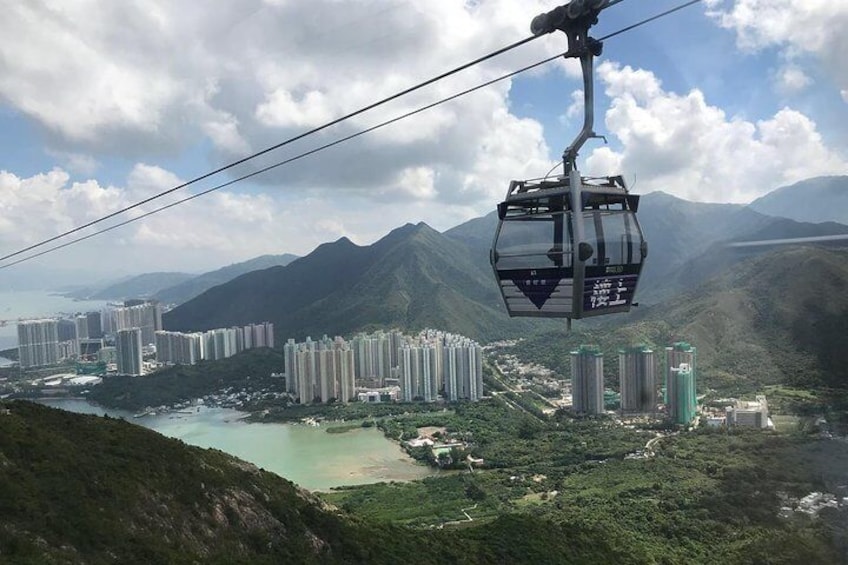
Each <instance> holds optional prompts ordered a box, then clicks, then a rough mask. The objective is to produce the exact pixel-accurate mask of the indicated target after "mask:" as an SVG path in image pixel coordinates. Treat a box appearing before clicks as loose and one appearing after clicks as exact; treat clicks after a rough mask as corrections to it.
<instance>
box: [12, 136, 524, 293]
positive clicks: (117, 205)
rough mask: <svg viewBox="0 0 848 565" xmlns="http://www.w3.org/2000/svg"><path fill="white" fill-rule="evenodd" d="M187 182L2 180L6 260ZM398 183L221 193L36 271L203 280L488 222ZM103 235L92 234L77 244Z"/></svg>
mask: <svg viewBox="0 0 848 565" xmlns="http://www.w3.org/2000/svg"><path fill="white" fill-rule="evenodd" d="M519 129H520V127H519ZM488 173H490V171H488V170H482V171H479V172H477V173H476V174H475V175H471V177H470V179H471V180H470V181H469V182H470V186H471V187H472V188H473V189H474V190H480V188H479V186H478V184H477V183H479V182H482V181H483V180H484V179H486V178H488V177H487V176H486V175H487V174H488ZM180 182H181V179H180V178H179V177H177V176H176V175H174V174H173V173H172V172H170V171H167V170H165V169H162V168H161V167H156V166H152V165H145V164H136V165H135V166H134V167H133V168H132V170H131V172H130V174H129V175H128V177H127V180H126V182H125V183H124V186H120V187H116V186H104V185H101V184H100V183H98V182H97V181H96V180H87V181H84V182H73V181H72V180H71V177H70V175H69V174H68V173H67V172H66V171H64V170H61V169H54V170H52V171H49V172H47V173H42V174H37V175H33V176H30V177H19V176H17V175H15V174H14V173H11V172H8V171H3V170H0V255H5V254H7V253H11V252H14V251H17V250H19V249H21V248H23V247H25V246H28V245H31V244H33V243H37V242H39V241H41V240H43V239H46V238H49V237H52V236H54V235H57V234H59V233H61V232H64V231H67V230H70V229H72V228H74V227H76V226H79V225H82V224H85V223H87V222H90V221H91V220H93V219H97V218H100V217H102V216H104V215H106V214H109V213H112V212H115V211H117V210H119V209H121V208H123V207H125V206H127V205H128V204H130V203H133V202H136V201H137V200H139V199H141V198H143V197H144V196H146V195H149V194H151V193H155V192H158V191H160V190H162V189H163V188H170V187H171V186H174V185H176V184H179V183H180ZM397 182H398V186H401V187H403V191H401V192H400V193H397V194H394V195H391V196H392V197H391V198H389V197H388V195H387V197H385V198H383V199H380V200H377V201H375V200H374V199H373V198H371V197H370V196H368V197H366V196H363V195H361V194H358V193H342V192H339V193H335V194H329V193H328V194H326V195H320V196H317V197H310V196H305V197H304V196H302V195H300V194H298V195H293V196H287V195H285V194H282V193H268V194H244V193H236V192H228V191H217V192H214V193H212V194H209V195H208V196H205V197H203V198H198V199H195V200H192V201H190V202H187V203H186V204H184V205H181V206H176V207H173V208H170V209H168V210H165V211H163V212H161V213H157V214H154V215H151V216H148V217H145V218H142V219H139V220H137V221H136V222H133V223H131V224H129V225H127V226H124V227H121V228H119V229H116V230H113V231H109V232H106V233H104V234H102V235H98V236H97V237H93V238H91V239H88V240H86V241H83V242H80V243H78V244H76V245H71V246H69V247H67V248H65V249H62V250H61V251H60V252H56V253H50V254H47V255H45V256H44V257H43V258H39V259H36V260H35V261H33V262H32V263H27V265H30V264H33V265H36V266H38V265H41V266H49V267H50V268H54V269H63V268H64V269H71V268H74V269H81V268H85V269H86V270H87V271H90V272H91V273H92V274H100V275H101V276H112V275H113V274H114V273H118V272H120V273H137V272H145V271H154V270H174V271H189V272H198V271H203V270H208V269H214V268H218V267H221V266H224V265H227V264H230V263H233V262H236V261H242V260H246V259H249V258H252V257H256V256H259V255H263V254H268V253H273V254H278V253H295V254H300V255H305V254H307V253H309V252H311V251H312V250H313V249H314V248H315V247H316V246H318V245H320V244H322V243H324V242H327V241H333V240H336V239H338V238H339V237H341V236H347V237H349V238H350V239H352V240H353V241H355V242H356V243H359V244H361V245H367V244H370V243H373V242H374V241H376V240H377V239H378V238H380V237H382V236H384V235H385V234H386V233H388V232H389V231H390V230H392V229H394V228H396V227H397V226H399V225H402V224H404V223H407V222H413V223H417V222H419V221H422V220H424V221H427V222H428V223H429V224H430V225H432V226H433V227H435V228H436V229H440V230H444V229H447V228H449V227H452V226H454V225H456V224H458V223H460V222H462V221H465V220H468V219H470V218H472V217H476V216H478V215H479V213H480V210H478V209H476V208H475V207H474V206H466V205H464V204H461V203H460V204H455V205H445V204H444V203H442V202H439V201H437V200H435V199H434V196H435V194H436V192H435V190H436V189H435V186H436V184H437V183H438V179H437V178H436V174H435V172H434V171H433V170H432V169H427V168H417V169H408V170H406V171H404V172H403V173H401V174H400V177H399V179H398V181H397ZM487 188H491V186H488V185H487ZM502 189H505V187H501V186H499V185H498V186H497V190H496V192H497V193H498V196H502V194H501V192H502ZM189 194H190V193H189V192H187V191H180V192H178V193H177V194H175V195H171V196H168V197H166V198H163V199H161V200H157V201H156V202H154V203H151V204H146V205H144V206H142V207H140V208H138V209H135V210H133V211H131V212H129V213H127V214H126V215H121V216H119V217H117V218H115V219H114V220H108V221H106V222H104V223H102V224H99V225H98V226H97V228H96V229H103V228H105V227H107V226H110V225H113V224H115V223H117V222H119V221H123V220H124V219H126V218H129V217H136V218H137V217H138V216H140V215H141V214H143V213H145V212H148V211H151V210H153V209H154V208H158V207H160V206H162V205H163V204H166V203H168V202H173V201H174V200H176V199H178V198H184V197H186V196H187V195H189ZM492 202H494V200H492ZM493 206H494V204H492V207H493ZM36 219H37V221H35V220H36ZM94 231H95V228H87V229H86V230H83V231H82V232H79V233H77V234H75V235H74V236H72V238H76V237H79V236H84V235H87V234H91V233H93V232H94ZM69 239H71V238H69ZM63 241H66V240H61V241H59V242H56V243H61V242H63ZM52 245H54V244H49V245H47V246H46V247H44V248H42V249H47V248H49V247H52ZM23 256H26V254H25V255H23ZM64 282H67V281H64Z"/></svg>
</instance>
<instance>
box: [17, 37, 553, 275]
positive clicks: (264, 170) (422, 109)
mask: <svg viewBox="0 0 848 565" xmlns="http://www.w3.org/2000/svg"><path fill="white" fill-rule="evenodd" d="M564 54H565V52H563V53H560V54H558V55H554V56H553V57H548V58H547V59H544V60H542V61H539V62H537V63H533V64H532V65H527V66H526V67H522V68H521V69H518V70H517V71H513V72H511V73H508V74H505V75H502V76H500V77H498V78H495V79H492V80H489V81H486V82H484V83H482V84H478V85H477V86H474V87H472V88H469V89H466V90H463V91H462V92H458V93H456V94H454V95H452V96H449V97H448V98H443V99H441V100H438V101H436V102H433V103H431V104H427V105H426V106H421V107H420V108H418V109H416V110H412V111H410V112H407V113H405V114H402V115H400V116H396V117H394V118H392V119H390V120H386V121H384V122H381V123H379V124H377V125H375V126H371V127H369V128H367V129H364V130H360V131H358V132H356V133H353V134H350V135H348V136H345V137H342V138H340V139H337V140H335V141H332V142H330V143H326V144H324V145H321V146H319V147H316V148H314V149H310V150H309V151H306V152H304V153H300V154H298V155H295V156H294V157H291V158H289V159H286V160H284V161H280V162H278V163H274V164H273V165H269V166H267V167H263V168H261V169H258V170H256V171H253V172H251V173H248V174H246V175H242V176H240V177H238V178H235V179H232V180H229V181H227V182H224V183H221V184H218V185H216V186H213V187H211V188H208V189H206V190H203V191H201V192H198V193H197V194H192V195H191V196H188V197H186V198H183V199H180V200H177V201H176V202H171V203H170V204H166V205H165V206H160V207H159V208H156V209H154V210H150V211H149V212H145V213H144V214H141V215H139V216H136V217H134V218H129V219H128V220H124V221H122V222H119V223H117V224H114V225H112V226H109V227H107V228H104V229H102V230H98V231H96V232H94V233H90V234H88V235H85V236H82V237H78V238H76V239H72V240H70V241H66V242H65V243H62V244H60V245H56V246H54V247H51V248H49V249H45V250H43V251H39V252H38V253H34V254H32V255H28V256H26V257H23V258H21V259H17V260H15V261H12V262H11V263H6V264H5V265H0V270H2V269H5V268H7V267H11V266H13V265H17V264H19V263H23V262H24V261H29V260H30V259H35V258H36V257H41V256H42V255H46V254H48V253H51V252H53V251H58V250H59V249H63V248H65V247H68V246H70V245H74V244H75V243H79V242H81V241H85V240H87V239H91V238H92V237H94V236H97V235H100V234H103V233H106V232H109V231H112V230H114V229H117V228H120V227H123V226H125V225H127V224H131V223H133V222H136V221H138V220H142V219H144V218H146V217H148V216H152V215H153V214H157V213H159V212H162V211H164V210H167V209H169V208H173V207H175V206H178V205H180V204H183V203H185V202H188V201H190V200H194V199H195V198H199V197H201V196H204V195H206V194H209V193H211V192H215V191H216V190H220V189H222V188H226V187H228V186H231V185H233V184H236V183H238V182H241V181H244V180H247V179H249V178H251V177H255V176H257V175H261V174H263V173H267V172H268V171H270V170H273V169H276V168H278V167H282V166H283V165H288V164H289V163H293V162H294V161H298V160H300V159H303V158H304V157H308V156H309V155H314V154H315V153H318V152H320V151H324V150H325V149H329V148H330V147H334V146H336V145H340V144H342V143H344V142H346V141H350V140H351V139H355V138H357V137H360V136H363V135H365V134H366V133H370V132H372V131H374V130H378V129H380V128H383V127H385V126H388V125H390V124H393V123H395V122H399V121H401V120H405V119H406V118H409V117H412V116H414V115H416V114H420V113H421V112H425V111H427V110H429V109H431V108H435V107H436V106H439V105H441V104H445V103H446V102H450V101H452V100H456V99H457V98H460V97H462V96H465V95H466V94H471V93H472V92H474V91H477V90H480V89H482V88H486V87H487V86H491V85H493V84H495V83H497V82H500V81H502V80H506V79H508V78H511V77H514V76H516V75H518V74H521V73H523V72H525V71H529V70H531V69H535V68H536V67H540V66H542V65H544V64H546V63H550V62H551V61H554V60H556V59H559V58H560V57H562V56H563V55H564Z"/></svg>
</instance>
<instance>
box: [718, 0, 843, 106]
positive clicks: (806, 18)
mask: <svg viewBox="0 0 848 565" xmlns="http://www.w3.org/2000/svg"><path fill="white" fill-rule="evenodd" d="M707 4H708V6H709V10H708V13H709V14H710V16H712V17H713V18H714V19H715V21H717V22H718V23H719V25H721V26H722V27H723V28H726V29H730V30H733V31H735V32H736V35H737V41H738V44H739V46H740V47H741V48H743V49H747V50H751V51H757V50H761V49H765V48H770V47H777V48H779V49H781V50H782V52H783V55H784V56H785V57H786V58H787V59H788V60H789V61H791V62H794V61H798V60H802V59H803V58H804V57H810V56H811V57H814V58H816V59H817V60H819V61H820V62H821V63H822V64H823V65H824V67H825V69H826V70H827V71H828V73H829V74H830V75H831V76H832V78H833V81H834V82H835V83H836V85H837V86H838V87H839V88H840V89H845V88H847V87H848V66H846V65H845V61H846V59H848V35H846V34H845V30H846V29H848V3H846V2H840V1H833V0H804V1H798V0H707ZM789 68H790V69H791V68H792V67H791V66H790V67H789ZM795 78H798V77H797V75H796V77H795ZM795 82H797V81H795Z"/></svg>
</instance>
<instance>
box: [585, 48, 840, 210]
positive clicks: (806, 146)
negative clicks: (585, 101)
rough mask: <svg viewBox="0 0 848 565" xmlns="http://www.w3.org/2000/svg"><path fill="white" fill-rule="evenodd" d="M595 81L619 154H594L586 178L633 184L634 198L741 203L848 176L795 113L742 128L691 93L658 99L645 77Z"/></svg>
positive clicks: (609, 75) (632, 74) (607, 75)
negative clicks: (660, 195) (814, 179)
mask: <svg viewBox="0 0 848 565" xmlns="http://www.w3.org/2000/svg"><path fill="white" fill-rule="evenodd" d="M598 74H599V76H600V79H601V81H602V82H603V83H604V86H605V92H606V95H607V96H608V97H609V98H610V100H611V103H610V107H609V110H608V111H607V113H606V116H605V121H606V127H607V129H608V130H609V131H610V132H612V133H613V134H614V135H615V136H616V137H617V138H618V139H619V141H620V142H621V145H622V150H621V151H613V150H611V149H609V148H606V147H604V148H600V149H596V150H595V151H594V152H593V153H592V154H591V155H590V156H589V158H588V159H587V169H588V170H589V172H590V174H611V173H624V174H625V175H626V176H628V178H633V177H634V176H635V178H636V179H637V180H638V183H639V190H640V191H641V192H648V191H651V190H663V191H666V192H670V193H672V194H675V195H677V196H680V197H683V198H686V199H689V200H697V201H718V202H748V201H750V200H752V199H754V198H756V197H758V196H760V195H762V194H764V193H766V192H768V191H769V190H772V189H774V188H776V187H778V186H780V185H784V184H789V183H792V182H795V181H798V180H801V179H804V178H808V177H811V176H816V175H824V174H844V173H845V172H846V171H848V163H846V160H845V158H844V157H843V156H840V155H838V154H837V153H835V152H834V151H832V150H831V149H829V148H828V147H827V146H826V145H825V144H824V142H823V141H822V138H821V136H820V134H819V133H818V131H817V129H816V124H815V123H814V122H813V121H812V120H810V118H808V117H807V116H805V115H804V114H802V113H801V112H798V111H797V110H793V109H791V108H783V109H781V110H779V111H778V112H776V113H775V114H774V116H772V117H771V118H769V119H766V120H760V121H757V122H750V121H747V120H745V119H742V118H740V117H736V116H728V115H726V114H725V112H724V111H723V110H721V109H720V108H718V107H716V106H712V105H710V104H709V103H708V102H707V101H706V100H705V98H704V94H703V93H702V92H701V91H699V90H697V89H694V90H691V91H690V92H688V93H685V94H677V93H674V92H668V91H666V90H665V89H663V86H662V83H661V82H660V81H659V80H658V79H657V78H656V76H655V75H654V74H653V73H651V72H650V71H646V70H643V69H633V68H631V67H629V66H625V67H622V66H621V65H618V64H615V63H610V62H605V63H602V64H601V65H600V66H599V67H598Z"/></svg>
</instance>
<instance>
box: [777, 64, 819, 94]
mask: <svg viewBox="0 0 848 565" xmlns="http://www.w3.org/2000/svg"><path fill="white" fill-rule="evenodd" d="M777 79H778V85H779V86H780V87H781V89H782V90H784V91H785V92H789V93H792V92H798V91H800V90H803V89H804V88H806V87H807V86H809V85H810V84H812V82H813V79H811V78H810V77H809V76H808V75H807V73H805V72H804V71H803V70H802V69H800V68H799V67H797V66H795V65H787V66H785V67H783V68H782V69H781V70H780V72H779V73H778V76H777Z"/></svg>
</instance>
